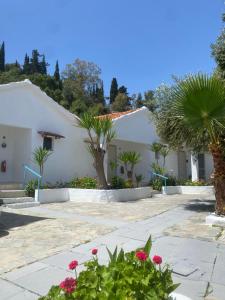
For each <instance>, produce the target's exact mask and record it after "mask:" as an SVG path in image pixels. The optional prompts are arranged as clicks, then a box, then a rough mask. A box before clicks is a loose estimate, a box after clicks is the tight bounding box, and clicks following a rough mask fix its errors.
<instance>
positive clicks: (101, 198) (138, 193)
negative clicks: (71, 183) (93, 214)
mask: <svg viewBox="0 0 225 300" xmlns="http://www.w3.org/2000/svg"><path fill="white" fill-rule="evenodd" d="M151 196H152V188H151V187H140V188H132V189H119V190H95V189H75V188H63V189H43V190H39V202H40V203H51V202H64V201H76V202H125V201H134V200H139V199H144V198H150V197H151ZM35 200H36V201H37V190H36V191H35Z"/></svg>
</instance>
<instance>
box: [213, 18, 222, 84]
mask: <svg viewBox="0 0 225 300" xmlns="http://www.w3.org/2000/svg"><path fill="white" fill-rule="evenodd" d="M222 19H223V22H225V17H224V14H223V18H222ZM211 47H212V56H213V57H214V59H215V61H216V64H217V69H216V74H218V75H219V77H221V78H222V79H223V80H225V28H223V29H222V32H221V34H220V35H219V36H218V38H217V40H216V42H215V43H214V44H212V45H211Z"/></svg>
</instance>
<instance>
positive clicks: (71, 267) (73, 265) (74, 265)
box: [69, 260, 78, 270]
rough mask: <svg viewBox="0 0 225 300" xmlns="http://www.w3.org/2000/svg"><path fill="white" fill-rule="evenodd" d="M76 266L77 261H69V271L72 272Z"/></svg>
mask: <svg viewBox="0 0 225 300" xmlns="http://www.w3.org/2000/svg"><path fill="white" fill-rule="evenodd" d="M77 266H78V261H77V260H73V261H71V263H70V264H69V269H70V270H74V269H76V267H77Z"/></svg>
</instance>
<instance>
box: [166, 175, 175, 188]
mask: <svg viewBox="0 0 225 300" xmlns="http://www.w3.org/2000/svg"><path fill="white" fill-rule="evenodd" d="M166 177H167V178H168V179H167V180H166V185H168V186H175V185H177V179H176V177H174V176H167V175H166Z"/></svg>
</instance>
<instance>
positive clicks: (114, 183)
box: [111, 176, 125, 189]
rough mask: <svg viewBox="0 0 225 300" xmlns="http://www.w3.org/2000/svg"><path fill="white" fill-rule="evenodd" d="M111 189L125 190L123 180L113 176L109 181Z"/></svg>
mask: <svg viewBox="0 0 225 300" xmlns="http://www.w3.org/2000/svg"><path fill="white" fill-rule="evenodd" d="M111 187H112V189H124V188H125V180H124V179H123V178H122V177H119V176H113V177H112V180H111Z"/></svg>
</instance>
